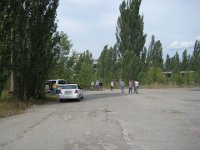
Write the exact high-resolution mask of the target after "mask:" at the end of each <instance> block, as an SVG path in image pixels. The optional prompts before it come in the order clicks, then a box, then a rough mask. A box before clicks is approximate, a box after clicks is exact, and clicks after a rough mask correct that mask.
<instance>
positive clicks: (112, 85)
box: [110, 81, 114, 91]
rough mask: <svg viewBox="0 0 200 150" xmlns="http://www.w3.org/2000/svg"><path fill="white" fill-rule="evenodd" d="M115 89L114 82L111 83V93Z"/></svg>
mask: <svg viewBox="0 0 200 150" xmlns="http://www.w3.org/2000/svg"><path fill="white" fill-rule="evenodd" d="M113 87H114V83H113V81H111V83H110V90H111V91H112V90H113Z"/></svg>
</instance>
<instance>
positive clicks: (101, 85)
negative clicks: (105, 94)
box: [99, 82, 103, 91]
mask: <svg viewBox="0 0 200 150" xmlns="http://www.w3.org/2000/svg"><path fill="white" fill-rule="evenodd" d="M99 90H100V91H103V83H102V82H99Z"/></svg>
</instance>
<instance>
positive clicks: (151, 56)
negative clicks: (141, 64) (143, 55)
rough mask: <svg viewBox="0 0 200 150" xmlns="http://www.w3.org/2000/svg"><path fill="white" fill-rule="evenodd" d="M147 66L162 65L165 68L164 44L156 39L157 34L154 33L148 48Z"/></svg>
mask: <svg viewBox="0 0 200 150" xmlns="http://www.w3.org/2000/svg"><path fill="white" fill-rule="evenodd" d="M147 66H149V68H151V67H160V68H161V69H162V68H163V58H162V44H161V42H160V41H159V40H158V41H155V36H154V35H152V37H151V42H150V45H149V49H148V55H147Z"/></svg>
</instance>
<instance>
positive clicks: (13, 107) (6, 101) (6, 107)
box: [0, 91, 57, 118]
mask: <svg viewBox="0 0 200 150" xmlns="http://www.w3.org/2000/svg"><path fill="white" fill-rule="evenodd" d="M56 100H57V96H55V95H53V96H52V95H49V94H47V96H46V98H45V99H42V100H38V99H37V100H36V99H31V100H24V101H17V100H15V98H14V96H13V95H12V94H11V93H8V91H4V92H3V93H2V96H1V100H0V118H3V117H8V116H12V115H16V114H20V113H23V112H25V110H27V109H29V108H31V107H32V106H33V105H42V104H46V103H49V102H53V101H56Z"/></svg>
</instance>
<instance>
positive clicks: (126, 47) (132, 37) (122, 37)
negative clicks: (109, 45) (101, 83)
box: [116, 0, 146, 80]
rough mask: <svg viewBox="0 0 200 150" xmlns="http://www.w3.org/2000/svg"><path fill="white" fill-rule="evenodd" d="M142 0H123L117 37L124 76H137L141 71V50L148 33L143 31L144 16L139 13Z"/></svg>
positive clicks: (126, 78) (125, 77) (126, 77)
mask: <svg viewBox="0 0 200 150" xmlns="http://www.w3.org/2000/svg"><path fill="white" fill-rule="evenodd" d="M141 1H142V0H128V1H126V0H123V2H122V3H121V5H120V7H119V10H120V16H119V18H118V21H117V29H116V38H117V47H118V50H119V52H120V56H121V64H122V69H121V71H122V78H124V79H125V80H128V78H137V77H138V75H139V73H140V71H141V66H140V63H141V59H140V58H141V52H142V50H143V48H144V44H145V39H146V35H145V34H144V33H143V27H144V23H143V16H141V15H140V14H139V10H140V4H141Z"/></svg>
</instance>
